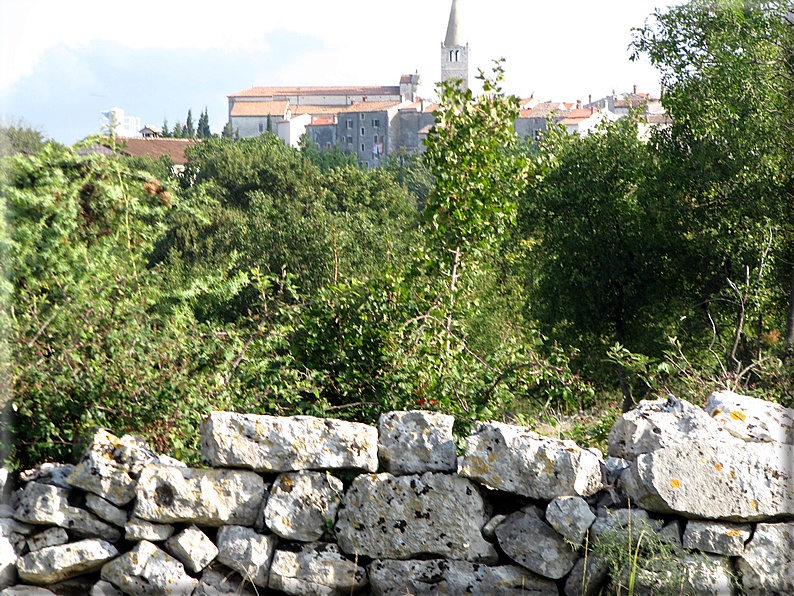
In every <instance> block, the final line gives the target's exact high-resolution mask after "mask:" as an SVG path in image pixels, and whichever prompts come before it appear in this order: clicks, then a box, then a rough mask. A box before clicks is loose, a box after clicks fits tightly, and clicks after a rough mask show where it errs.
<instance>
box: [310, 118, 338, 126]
mask: <svg viewBox="0 0 794 596" xmlns="http://www.w3.org/2000/svg"><path fill="white" fill-rule="evenodd" d="M328 124H335V122H334V117H333V116H314V117H313V118H312V123H311V124H309V125H308V126H327V125H328Z"/></svg>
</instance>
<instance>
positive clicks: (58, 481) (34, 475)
mask: <svg viewBox="0 0 794 596" xmlns="http://www.w3.org/2000/svg"><path fill="white" fill-rule="evenodd" d="M74 470H75V466H73V465H72V464H53V463H44V464H39V465H38V466H36V467H35V468H33V469H31V470H25V471H24V472H20V474H19V479H20V480H22V481H23V482H34V481H35V482H38V483H39V484H51V485H52V486H58V487H60V488H72V487H71V486H70V485H69V483H68V478H69V476H71V475H72V473H73V472H74Z"/></svg>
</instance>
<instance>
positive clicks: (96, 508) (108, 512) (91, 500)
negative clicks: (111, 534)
mask: <svg viewBox="0 0 794 596" xmlns="http://www.w3.org/2000/svg"><path fill="white" fill-rule="evenodd" d="M85 506H86V507H87V508H88V509H90V510H91V511H93V512H94V514H95V515H96V516H97V517H101V518H102V519H104V520H105V521H106V522H108V523H111V524H113V525H114V526H119V527H121V528H123V527H124V526H125V525H126V524H127V512H126V511H124V509H119V508H118V507H116V506H115V505H112V504H111V503H109V502H108V501H106V500H105V499H103V498H102V497H100V496H97V495H95V494H92V493H88V494H87V495H86V497H85Z"/></svg>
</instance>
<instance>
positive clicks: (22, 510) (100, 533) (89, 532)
mask: <svg viewBox="0 0 794 596" xmlns="http://www.w3.org/2000/svg"><path fill="white" fill-rule="evenodd" d="M68 498H69V490H68V489H65V488H59V487H57V486H52V485H49V484H40V483H38V482H29V483H28V485H27V486H26V487H25V491H24V492H23V493H22V499H21V500H20V503H19V507H17V510H16V513H15V514H14V518H15V519H17V520H19V521H22V522H27V523H31V524H47V525H51V526H60V527H62V528H65V529H67V530H69V531H70V532H74V533H75V534H77V535H79V536H86V537H98V538H104V539H105V540H108V541H109V542H115V541H117V540H118V539H119V538H120V537H121V533H120V532H119V531H118V530H117V529H116V528H114V527H112V526H109V525H107V524H106V523H105V522H103V521H101V520H100V519H99V518H98V517H96V516H95V515H93V514H92V513H89V512H88V511H85V510H84V509H80V508H78V507H72V506H71V505H69V501H68Z"/></svg>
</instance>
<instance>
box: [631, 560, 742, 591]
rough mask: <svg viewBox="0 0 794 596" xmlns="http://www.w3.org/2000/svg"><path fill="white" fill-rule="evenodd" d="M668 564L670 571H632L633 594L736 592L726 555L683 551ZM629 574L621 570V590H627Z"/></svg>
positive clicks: (655, 569) (657, 569)
mask: <svg viewBox="0 0 794 596" xmlns="http://www.w3.org/2000/svg"><path fill="white" fill-rule="evenodd" d="M669 563H670V564H671V565H673V570H672V571H666V570H664V569H660V568H653V569H641V568H640V569H638V571H637V572H636V574H635V583H634V594H636V595H637V596H656V595H658V594H659V593H660V592H662V591H664V593H671V594H693V595H696V596H734V595H735V594H736V592H737V590H736V586H735V584H734V583H733V581H732V571H733V568H732V566H731V563H730V560H729V559H728V558H727V557H718V556H716V555H708V554H703V553H696V554H692V553H683V554H682V555H680V556H679V557H676V558H675V559H673V560H671V561H669ZM629 575H630V572H629V570H628V569H626V570H624V572H623V574H622V584H623V586H624V590H623V591H624V592H627V590H626V589H625V587H626V586H628V582H629ZM621 593H622V592H621Z"/></svg>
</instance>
